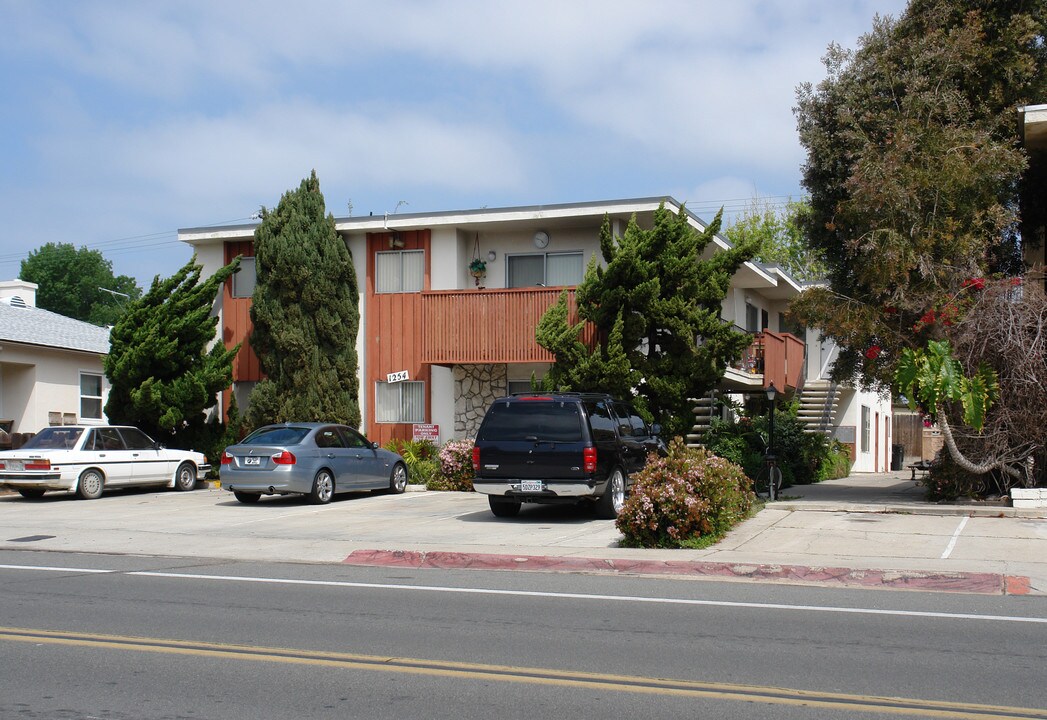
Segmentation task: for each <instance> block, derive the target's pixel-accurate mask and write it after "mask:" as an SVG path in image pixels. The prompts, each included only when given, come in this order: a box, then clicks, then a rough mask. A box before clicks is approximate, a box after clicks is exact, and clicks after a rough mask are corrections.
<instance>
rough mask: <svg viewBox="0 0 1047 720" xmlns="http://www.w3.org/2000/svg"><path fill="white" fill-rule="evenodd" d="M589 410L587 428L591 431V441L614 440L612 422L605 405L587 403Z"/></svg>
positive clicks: (602, 403)
mask: <svg viewBox="0 0 1047 720" xmlns="http://www.w3.org/2000/svg"><path fill="white" fill-rule="evenodd" d="M585 406H586V407H587V408H589V426H590V427H591V428H592V429H593V440H597V441H599V440H614V439H615V436H614V420H612V419H611V413H610V411H609V410H608V408H607V403H605V402H603V401H600V402H591V401H590V402H587V403H586V404H585Z"/></svg>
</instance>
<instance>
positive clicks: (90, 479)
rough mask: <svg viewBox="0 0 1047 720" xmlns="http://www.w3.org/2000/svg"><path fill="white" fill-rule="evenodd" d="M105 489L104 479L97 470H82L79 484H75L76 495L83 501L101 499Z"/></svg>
mask: <svg viewBox="0 0 1047 720" xmlns="http://www.w3.org/2000/svg"><path fill="white" fill-rule="evenodd" d="M103 489H105V478H104V477H102V473H101V472H99V471H98V470H94V469H92V470H84V472H83V474H82V475H80V482H78V483H77V484H76V494H77V497H80V498H81V499H83V500H94V499H95V498H97V497H101V495H102V490H103Z"/></svg>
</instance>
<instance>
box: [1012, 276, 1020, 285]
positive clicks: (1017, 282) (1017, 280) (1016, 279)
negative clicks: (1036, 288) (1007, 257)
mask: <svg viewBox="0 0 1047 720" xmlns="http://www.w3.org/2000/svg"><path fill="white" fill-rule="evenodd" d="M1021 284H1022V279H1021V278H1020V277H1012V278H1011V285H1014V286H1015V287H1017V286H1018V285H1021Z"/></svg>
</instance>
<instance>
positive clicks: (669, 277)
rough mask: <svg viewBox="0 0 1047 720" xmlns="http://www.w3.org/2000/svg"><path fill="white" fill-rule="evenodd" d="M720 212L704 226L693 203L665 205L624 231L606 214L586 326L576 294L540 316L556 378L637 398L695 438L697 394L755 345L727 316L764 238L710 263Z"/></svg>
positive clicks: (588, 282) (561, 383) (587, 285)
mask: <svg viewBox="0 0 1047 720" xmlns="http://www.w3.org/2000/svg"><path fill="white" fill-rule="evenodd" d="M720 217H721V213H717V215H716V219H715V220H714V221H713V222H712V223H711V224H710V225H709V226H708V227H707V228H706V229H705V231H704V232H698V231H696V230H695V229H694V228H693V227H691V225H690V224H689V223H688V216H687V213H686V211H685V210H684V209H683V208H681V209H680V212H679V213H677V214H673V213H672V212H671V211H669V210H666V209H665V206H664V204H663V205H661V206H660V207H659V208H658V210H656V211H655V213H654V225H653V227H652V228H650V229H643V228H641V227H640V226H639V225H637V223H636V219H635V218H633V219H632V220H631V221H630V222H629V225H628V227H627V228H626V230H625V234H624V235H622V236H621V237H615V236H613V235H612V234H611V224H610V220H609V219H605V220H604V223H603V227H602V228H601V231H600V252H601V254H602V256H603V259H604V262H605V263H606V267H604V266H602V265H600V264H599V263H598V262H597V261H596V258H595V257H594V258H593V259H592V260H591V261H590V263H589V266H588V268H587V269H586V273H585V278H584V279H583V281H582V284H581V285H579V286H578V289H577V292H576V300H577V305H578V315H579V317H580V318H581V320H582V321H583V322H580V323H578V324H575V325H573V326H572V325H571V324H570V323H569V322H568V307H567V294H566V293H564V294H563V295H562V296H561V297H560V300H559V302H558V303H557V304H556V305H554V306H553V307H552V308H550V309H549V310H548V311H547V312H546V314H545V315H544V316H543V317H542V319H541V321H540V322H539V325H538V329H537V332H536V339H537V341H538V343H539V344H540V345H541V346H542V347H544V348H546V349H547V350H549V351H550V352H552V353H553V354H554V355H555V356H556V362H555V364H554V365H553V366H552V368H551V369H550V372H549V375H548V376H547V378H546V380H547V382H548V383H550V385H551V386H552V387H554V388H558V389H569V390H578V391H605V392H610V393H613V394H615V395H617V396H619V397H625V398H633V400H634V402H635V404H636V405H637V407H638V409H640V410H641V412H645V413H646V414H648V415H649V416H651V417H653V418H654V420H655V421H657V422H659V423H661V424H662V425H663V427H664V428H665V432H666V433H667V434H669V435H683V434H685V433H686V432H687V430H688V429H689V428H690V427H691V425H692V424H693V412H692V409H691V408H692V402H691V400H690V398H694V397H697V396H700V395H702V394H704V393H706V392H708V391H709V390H710V389H711V388H712V387H714V386H715V385H716V384H717V383H718V382H719V380H720V378H721V377H722V376H723V372H724V370H725V369H726V367H727V363H728V362H730V361H731V360H734V359H737V358H739V357H741V354H742V351H743V350H744V349H745V348H746V347H747V346H748V345H749V343H750V341H751V338H750V337H749V336H748V335H747V334H746V333H743V332H739V331H736V330H734V329H733V328H732V327H731V326H730V325H728V324H726V323H724V322H723V321H722V320H721V319H720V312H721V303H722V301H723V299H724V297H725V296H726V294H727V291H728V289H729V287H730V283H731V277H732V276H733V275H734V273H735V271H736V270H737V269H738V267H739V266H740V265H741V264H742V263H743V262H745V261H746V260H749V259H750V258H751V257H752V256H753V253H754V251H755V249H756V241H755V240H753V241H746V242H744V243H743V244H741V245H737V246H735V247H734V248H731V249H729V250H718V251H717V252H715V253H714V254H713V255H712V257H711V258H710V259H703V257H702V253H703V251H704V250H705V248H706V247H707V246H708V245H709V243H710V242H712V240H713V237H714V236H715V234H716V232H717V231H718V230H719V228H720ZM585 321H588V322H591V323H592V324H593V325H594V326H595V328H596V338H597V342H596V345H595V346H594V347H593V348H592V349H591V350H590V349H589V348H588V347H586V346H585V345H584V344H583V343H582V342H581V341H580V339H579V334H580V332H581V330H582V328H583V326H584V322H585ZM696 341H697V342H696Z"/></svg>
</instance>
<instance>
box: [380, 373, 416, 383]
mask: <svg viewBox="0 0 1047 720" xmlns="http://www.w3.org/2000/svg"><path fill="white" fill-rule="evenodd" d="M409 377H410V375H409V374H408V373H407V371H406V370H401V371H400V372H394V373H389V374H388V375H386V376H385V379H386V381H387V382H391V383H394V382H403V381H404V380H407V379H408V378H409Z"/></svg>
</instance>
